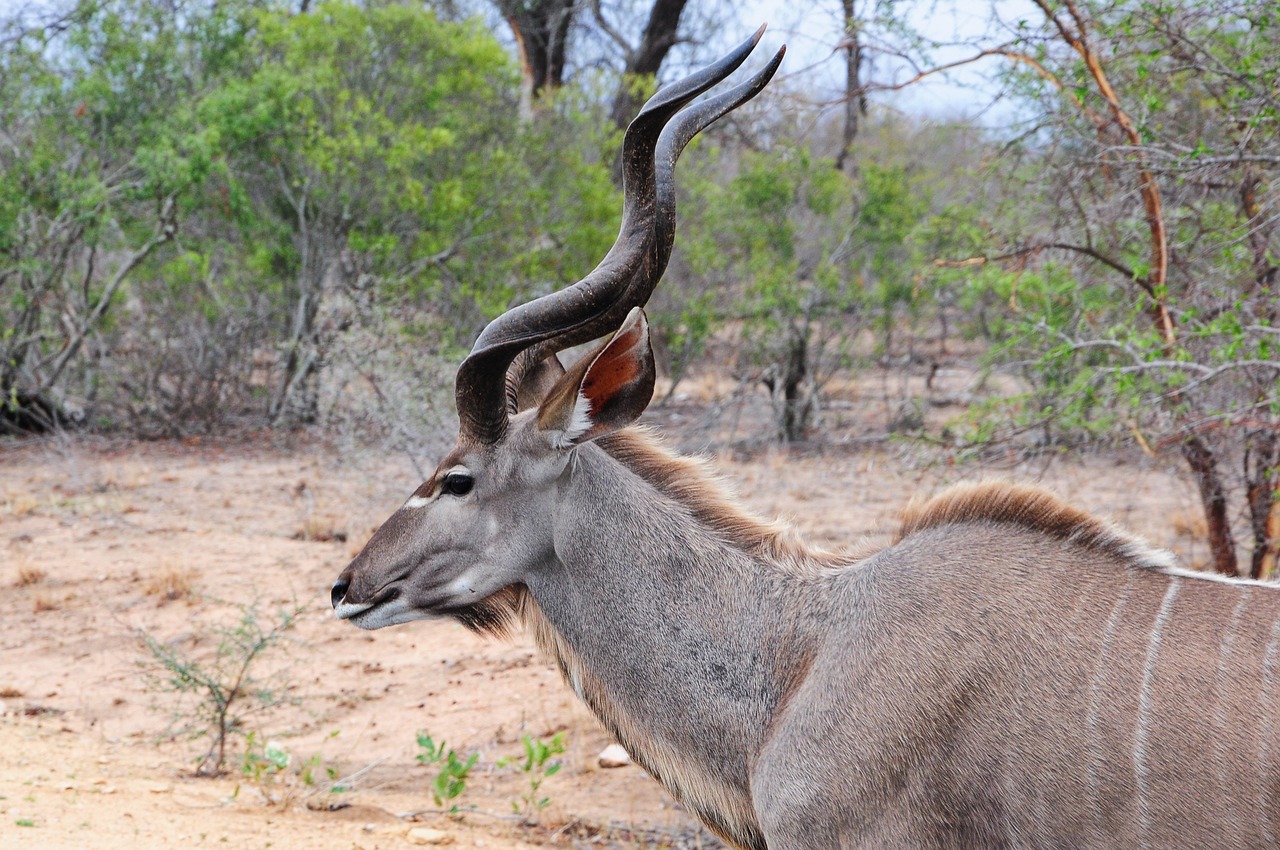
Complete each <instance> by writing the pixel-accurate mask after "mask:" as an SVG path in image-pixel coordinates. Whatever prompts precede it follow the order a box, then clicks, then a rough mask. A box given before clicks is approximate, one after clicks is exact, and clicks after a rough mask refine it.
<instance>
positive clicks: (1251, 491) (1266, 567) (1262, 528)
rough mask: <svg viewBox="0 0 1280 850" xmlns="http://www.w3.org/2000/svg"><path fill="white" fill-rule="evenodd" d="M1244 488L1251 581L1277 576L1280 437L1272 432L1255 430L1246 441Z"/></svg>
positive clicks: (1279, 530) (1279, 541)
mask: <svg viewBox="0 0 1280 850" xmlns="http://www.w3.org/2000/svg"><path fill="white" fill-rule="evenodd" d="M1244 484H1245V493H1246V498H1247V499H1248V502H1249V526H1250V529H1251V530H1252V532H1253V556H1252V557H1251V558H1250V561H1249V577H1250V578H1256V579H1269V578H1271V577H1272V576H1273V575H1275V571H1276V560H1277V556H1280V498H1277V490H1278V489H1280V437H1277V435H1276V432H1275V431H1272V430H1262V429H1259V430H1256V431H1253V432H1252V433H1250V434H1249V436H1248V438H1247V439H1246V440H1245V450H1244Z"/></svg>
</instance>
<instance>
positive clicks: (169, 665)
mask: <svg viewBox="0 0 1280 850" xmlns="http://www.w3.org/2000/svg"><path fill="white" fill-rule="evenodd" d="M301 612H302V609H301V608H294V609H292V610H282V611H280V612H279V614H278V615H277V618H276V620H275V621H274V622H273V623H272V624H271V625H270V626H264V625H263V624H262V623H261V622H260V621H259V616H258V613H257V610H256V608H255V607H253V606H247V607H245V608H242V609H241V615H240V621H239V622H238V623H237V624H236V625H235V626H234V627H230V628H227V627H221V628H216V629H215V631H216V632H217V633H218V634H219V637H220V639H219V642H218V646H217V649H216V650H215V651H214V657H213V658H212V659H210V660H208V661H198V660H196V659H195V658H193V657H191V656H190V655H187V654H186V653H184V652H183V651H181V650H180V649H178V648H176V647H174V646H171V645H169V644H167V643H162V642H161V641H160V640H158V639H157V638H156V637H155V636H154V635H152V634H150V633H149V632H146V631H141V630H140V631H139V632H138V639H139V641H140V642H141V643H142V646H143V648H144V649H145V650H146V652H147V653H148V655H149V656H150V657H149V658H148V659H147V661H144V665H145V666H146V667H147V669H148V672H149V673H150V674H151V687H152V688H153V689H155V690H159V691H163V692H168V693H173V694H176V695H177V696H178V697H179V698H180V699H186V700H188V701H192V702H193V703H194V704H193V705H191V706H190V707H188V708H187V709H186V710H185V711H179V712H177V713H175V716H176V717H181V718H182V719H183V720H184V721H185V727H186V729H187V731H188V732H189V733H190V734H191V735H192V737H206V736H207V737H208V738H209V742H210V743H209V749H208V751H207V752H206V753H205V754H204V756H203V757H202V758H201V759H200V761H199V763H198V764H197V765H196V769H195V773H196V775H197V776H219V775H221V774H223V773H224V772H225V771H226V764H227V744H228V742H229V740H230V738H231V737H232V736H233V735H247V733H246V732H245V729H244V721H245V718H246V716H247V715H249V714H251V713H254V712H258V711H263V710H266V709H270V708H272V707H274V706H277V705H280V704H281V703H282V702H283V700H284V697H283V694H284V692H285V690H286V687H285V686H284V684H283V683H277V684H276V687H271V686H270V683H268V682H265V681H263V680H261V679H260V678H259V677H258V675H257V672H258V671H257V662H258V661H259V660H260V659H261V658H262V656H263V654H264V653H266V651H267V650H268V649H270V648H271V647H273V646H274V645H276V644H277V643H279V642H280V641H281V640H282V639H283V637H284V635H285V633H286V632H287V631H289V630H290V629H291V628H293V626H294V625H295V624H296V622H297V618H298V615H299V614H301Z"/></svg>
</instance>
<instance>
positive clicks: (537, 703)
mask: <svg viewBox="0 0 1280 850" xmlns="http://www.w3.org/2000/svg"><path fill="white" fill-rule="evenodd" d="M672 410H673V412H671V413H669V414H667V415H668V417H669V418H671V419H672V420H673V421H674V420H679V419H680V416H681V414H680V413H679V408H678V406H677V407H674V408H672ZM658 418H659V419H661V416H659V417H658ZM659 424H662V423H661V421H660V422H659ZM271 439H272V438H263V439H261V440H258V441H255V440H244V441H239V442H236V443H219V442H203V443H201V442H190V443H185V444H183V443H148V444H105V443H100V442H93V441H88V440H66V439H60V440H41V441H35V442H28V443H22V444H14V443H6V444H0V588H2V589H3V593H4V599H5V604H4V606H3V608H2V609H0V610H2V611H3V613H2V614H0V623H2V624H3V626H2V627H0V703H2V704H3V708H2V709H0V848H18V847H22V848H101V850H116V848H131V850H137V848H152V847H155V848H160V847H165V848H168V847H206V846H207V847H220V846H230V847H237V848H241V847H242V848H257V847H261V848H268V847H270V848H286V850H287V848H302V847H327V848H364V850H373V848H399V847H409V846H413V845H412V844H411V840H410V837H409V836H408V835H407V834H406V833H407V831H408V830H410V829H411V828H418V827H430V828H434V829H437V830H440V831H442V832H444V833H445V839H446V840H448V841H450V842H452V843H454V844H457V845H460V846H475V847H490V848H516V847H527V846H544V845H562V846H584V847H585V846H615V847H628V848H634V847H698V846H702V847H714V846H718V845H717V844H716V843H715V841H714V840H713V839H712V838H711V837H710V836H709V835H707V834H706V833H704V832H702V831H701V830H700V828H699V827H698V826H697V825H696V823H695V822H694V820H693V819H692V818H690V817H689V816H688V815H687V814H686V813H685V812H683V811H682V810H681V809H680V807H679V806H677V805H676V804H675V803H673V802H672V801H671V800H670V799H669V798H668V797H667V796H666V795H665V794H664V793H663V792H662V791H661V790H660V789H659V788H658V786H657V785H656V784H655V783H654V782H652V781H651V780H650V779H648V778H647V777H646V776H645V775H644V774H643V773H642V772H641V771H640V770H639V769H637V768H635V767H624V768H620V769H610V770H604V769H601V768H599V767H597V766H596V758H595V757H596V754H597V753H599V751H600V750H601V749H603V748H604V747H605V746H606V745H607V744H609V743H610V741H609V738H608V736H607V735H606V734H605V733H604V732H603V731H601V729H600V728H599V727H598V726H597V725H596V723H595V721H594V720H593V719H592V718H591V716H590V715H589V714H588V713H587V711H586V710H585V709H584V708H582V707H581V706H580V705H579V704H578V703H577V701H576V698H574V697H573V695H572V693H571V692H570V690H569V689H568V688H567V687H566V686H565V685H564V684H563V683H562V682H561V681H560V680H559V677H558V675H557V674H556V673H555V672H554V671H553V670H552V669H551V668H550V667H549V666H548V665H547V664H545V663H544V662H543V661H542V660H540V659H539V658H538V657H537V656H536V655H535V653H534V651H533V649H532V647H531V645H530V643H529V641H528V640H527V639H518V640H515V641H512V642H507V643H504V642H495V641H489V640H482V639H479V638H476V637H474V636H473V635H471V634H470V633H468V632H466V631H465V630H463V629H462V628H461V627H459V626H457V625H454V624H452V623H450V622H419V623H412V624H408V625H405V626H400V627H396V628H393V629H388V630H383V631H379V632H374V633H363V632H359V631H357V630H355V629H353V628H351V627H349V626H347V625H345V624H342V623H338V622H335V621H334V620H333V617H332V614H331V613H330V611H329V606H328V588H329V585H330V584H331V582H332V581H333V579H334V578H335V577H336V576H337V574H338V572H339V571H340V570H341V569H342V567H343V566H344V565H345V564H346V562H347V561H348V560H349V559H350V558H351V556H352V555H353V554H354V553H355V552H356V551H358V548H359V545H360V543H362V542H363V541H364V540H365V539H367V537H368V535H369V534H370V533H371V532H372V530H373V529H374V528H375V527H376V525H377V524H378V523H379V522H380V521H381V520H382V519H383V518H385V516H386V515H387V514H388V513H389V512H390V511H391V510H393V509H394V508H395V507H397V506H398V505H399V504H400V503H401V502H402V501H403V499H404V498H405V496H406V495H407V494H408V493H409V492H410V491H411V490H412V489H413V488H414V487H416V486H417V484H418V483H419V482H418V480H417V478H416V475H415V474H414V473H413V472H412V469H411V466H410V464H408V463H407V462H405V461H404V460H403V459H402V458H396V457H388V456H385V455H378V454H374V453H365V452H356V453H353V452H351V451H343V452H336V451H334V450H332V449H326V448H321V447H315V446H304V447H299V446H292V447H290V446H280V445H273V444H272V443H271V441H270V440H271ZM738 454H741V453H738ZM719 464H720V467H721V469H722V470H723V471H724V473H725V475H726V476H727V477H728V478H729V479H730V480H731V481H733V482H734V483H736V485H737V487H738V489H739V490H740V492H741V493H743V494H744V498H745V499H746V501H747V502H749V503H750V504H751V505H752V506H753V507H754V508H756V509H757V510H758V511H759V512H760V513H761V514H765V515H777V514H782V515H789V516H791V517H792V518H793V520H794V521H795V522H796V524H797V525H799V526H800V527H801V528H802V529H803V530H804V531H805V532H807V534H808V535H809V536H810V537H811V538H812V539H814V540H815V541H818V542H822V543H825V544H833V545H841V544H849V543H853V542H855V541H857V540H858V539H859V538H861V537H863V536H871V537H875V536H876V535H881V534H884V533H886V532H887V530H888V529H891V528H892V525H893V520H894V517H895V516H896V514H897V511H898V509H899V508H900V507H901V506H902V505H903V504H904V502H905V501H906V500H907V499H908V498H909V497H911V496H912V495H928V494H930V493H933V492H936V491H937V490H939V489H940V488H942V487H943V486H945V485H946V484H948V483H951V482H954V481H957V480H962V479H972V478H977V477H981V476H982V475H984V474H991V473H992V470H991V469H985V470H984V469H980V468H975V467H957V466H952V465H949V464H948V463H946V462H945V461H944V460H940V459H939V458H938V457H936V456H926V455H922V454H920V453H918V451H917V450H913V449H911V448H910V447H900V446H896V445H894V444H884V445H880V446H874V447H870V448H861V449H857V450H842V451H839V452H837V451H827V452H823V453H815V452H812V451H810V452H801V453H788V452H784V451H780V450H771V451H765V452H763V453H756V454H754V455H752V456H750V457H747V458H746V459H741V458H739V459H733V458H732V457H729V456H726V457H722V458H720V459H719ZM995 472H996V473H998V474H1002V475H1007V476H1011V477H1014V478H1019V479H1022V480H1041V481H1044V482H1045V483H1047V484H1049V485H1051V486H1053V487H1054V488H1055V489H1057V490H1058V491H1059V492H1060V493H1061V494H1062V495H1064V496H1066V497H1068V498H1070V499H1072V500H1073V501H1076V502H1077V503H1079V504H1082V505H1087V506H1091V507H1092V508H1093V509H1095V510H1097V511H1100V512H1104V513H1108V514H1111V515H1112V516H1113V517H1115V518H1116V519H1118V520H1119V521H1120V522H1121V523H1123V524H1125V525H1127V526H1129V527H1130V528H1133V529H1134V530H1136V531H1138V532H1140V533H1143V534H1145V535H1147V536H1148V537H1149V538H1150V539H1152V540H1153V542H1155V543H1157V544H1160V545H1164V546H1168V547H1170V548H1173V549H1175V550H1177V551H1179V552H1180V553H1181V554H1182V555H1183V556H1184V558H1185V559H1187V560H1189V561H1192V562H1194V561H1196V560H1197V559H1199V558H1203V556H1204V544H1203V542H1201V541H1199V540H1197V539H1196V530H1195V526H1196V520H1195V517H1196V516H1197V508H1196V499H1195V494H1194V490H1193V489H1192V488H1191V487H1190V486H1189V485H1188V484H1187V483H1186V482H1185V481H1182V480H1180V479H1179V478H1177V477H1175V476H1173V475H1172V474H1170V473H1169V472H1168V471H1167V470H1165V469H1163V468H1162V467H1161V466H1160V465H1159V464H1157V463H1155V462H1151V461H1146V460H1144V459H1142V458H1141V456H1138V458H1137V459H1127V460H1126V459H1115V458H1105V459H1101V458H1097V459H1089V460H1085V461H1075V462H1072V463H1070V464H1067V463H1065V462H1059V463H1057V464H1055V465H1053V466H1051V467H1049V468H1048V469H1044V468H1041V467H1039V466H1019V465H1016V464H1010V465H1009V466H1007V468H1004V469H999V470H995ZM294 608H297V609H300V611H301V613H300V616H299V618H298V620H297V623H296V625H295V626H294V627H293V628H292V629H290V630H288V632H287V633H286V634H285V636H284V639H283V640H282V641H281V642H280V643H279V644H277V645H276V646H275V647H273V648H272V649H271V650H270V651H269V652H268V653H267V654H265V655H264V656H263V657H262V659H261V663H260V665H258V666H257V667H255V668H254V669H255V671H256V672H257V675H258V676H259V678H260V679H261V681H262V683H263V684H264V685H271V686H274V687H276V688H277V690H276V692H275V694H274V696H273V697H272V700H273V701H274V702H275V703H277V705H276V707H275V708H274V709H272V710H269V711H263V712H258V713H254V714H252V715H250V716H248V717H247V718H246V719H245V722H244V728H245V730H246V731H252V732H253V733H254V735H255V739H256V740H258V741H260V742H261V741H267V740H270V741H272V742H274V744H275V745H276V747H277V748H278V749H280V750H282V751H287V752H288V753H289V755H290V765H289V767H288V768H287V769H286V770H284V771H281V772H277V773H265V774H262V775H260V776H259V777H258V778H257V779H256V780H255V779H254V778H253V777H252V776H246V775H245V774H244V773H243V772H242V771H241V765H242V759H241V753H242V752H243V739H241V738H239V737H237V738H235V739H234V740H233V752H232V755H231V757H230V759H229V762H228V767H229V771H228V773H227V774H226V775H225V776H223V777H221V778H214V779H209V778H197V777H195V776H193V775H192V769H193V767H194V765H195V764H196V762H197V761H198V760H199V757H200V756H201V755H202V754H203V752H204V751H205V750H206V749H207V746H208V741H207V739H195V740H193V739H192V738H190V736H189V735H187V734H185V733H184V732H183V731H182V729H181V726H182V724H181V722H180V718H179V720H178V721H175V714H182V713H185V716H186V718H187V719H189V718H190V716H191V713H190V712H191V709H192V704H191V701H190V700H188V701H186V702H183V701H181V700H178V699H176V698H175V695H174V694H172V693H167V692H165V691H164V690H163V689H162V688H161V687H160V684H159V683H158V681H157V680H156V678H155V675H154V673H155V665H154V664H153V663H151V661H152V659H153V654H152V653H151V652H149V651H148V650H147V649H146V648H145V647H144V646H143V644H142V642H141V639H140V636H141V635H142V634H143V633H146V634H150V635H152V636H153V637H154V638H155V639H156V640H157V641H159V642H161V643H162V644H163V645H165V646H168V647H170V648H172V649H173V650H174V651H176V652H179V653H181V654H183V655H184V656H185V657H188V658H191V659H195V660H197V661H201V662H202V663H207V662H208V661H209V659H210V658H211V657H212V655H213V653H214V652H215V650H216V648H217V647H218V645H219V643H220V641H221V640H222V639H223V638H221V637H220V635H222V634H224V632H225V630H226V629H229V628H234V627H235V625H236V624H237V622H238V621H239V619H240V618H241V617H242V616H243V614H244V612H245V611H246V610H250V611H253V612H255V613H256V615H257V617H258V619H259V622H261V623H266V624H270V623H273V622H276V620H275V618H276V617H277V616H278V612H280V611H281V610H291V609H294ZM220 629H221V630H224V631H223V632H220V631H219V630H220ZM418 731H425V732H426V733H428V734H430V735H432V736H434V738H435V739H436V740H442V739H443V740H445V741H447V742H448V745H449V746H450V747H452V748H455V749H456V750H457V752H458V753H460V754H461V755H462V756H463V757H464V758H465V757H469V756H470V755H472V754H475V755H477V756H478V761H477V766H476V767H475V769H474V770H473V773H472V775H471V777H470V779H469V781H468V783H467V787H466V790H465V792H464V793H463V794H462V795H461V796H460V797H459V798H458V799H457V800H456V802H457V803H458V804H459V805H461V806H465V807H469V808H473V809H475V810H477V811H473V812H468V813H464V814H463V815H462V816H461V817H456V816H447V815H443V814H440V813H438V812H431V811H427V812H423V813H421V814H418V815H416V816H415V817H414V818H405V817H402V816H403V815H405V814H407V813H412V812H422V810H428V809H432V808H434V803H433V802H432V799H431V783H432V780H433V778H434V776H435V771H434V770H433V769H431V768H428V767H426V766H423V765H420V764H418V763H417V762H416V760H415V756H416V755H417V754H418V752H419V750H418V746H417V744H416V741H415V734H416V733H417V732H418ZM557 733H562V734H563V736H564V740H565V742H566V744H567V752H566V753H565V754H564V756H562V757H561V758H562V760H563V762H564V769H563V770H561V771H560V772H559V773H558V774H556V775H555V776H553V777H551V778H549V779H548V780H547V781H546V783H545V785H544V786H543V794H544V795H545V796H546V797H548V798H549V799H550V803H549V804H548V806H547V807H546V808H545V809H544V810H543V811H542V812H541V814H540V816H539V818H538V820H539V824H538V825H537V826H530V825H528V824H526V823H523V822H521V821H520V820H519V819H517V818H515V817H514V816H513V814H512V811H513V806H512V804H513V801H518V800H519V798H520V796H521V794H522V792H523V791H524V789H525V788H526V787H527V783H526V779H525V777H524V775H522V774H520V773H519V772H518V771H517V770H516V769H515V768H514V767H513V766H511V765H507V766H499V760H500V759H502V758H504V757H511V756H515V755H518V754H519V753H520V752H521V751H522V746H521V738H522V736H523V735H532V736H535V737H538V738H544V739H545V738H548V737H549V736H552V735H554V734H557ZM308 764H310V765H311V771H310V772H311V773H312V775H313V777H318V778H317V779H316V781H315V783H314V784H313V785H308V784H306V783H305V782H304V781H303V780H302V777H301V773H302V772H303V769H304V768H305V767H306V766H307V765H308ZM329 771H332V772H333V774H334V775H335V776H337V777H339V778H345V783H344V784H345V785H346V786H347V790H345V791H344V792H342V793H330V791H329V789H328V787H327V786H328V782H327V780H326V777H327V776H328V774H329Z"/></svg>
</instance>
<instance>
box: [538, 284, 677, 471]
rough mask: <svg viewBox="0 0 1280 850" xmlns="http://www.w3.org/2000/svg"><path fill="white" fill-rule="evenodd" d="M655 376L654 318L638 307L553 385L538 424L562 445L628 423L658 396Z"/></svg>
mask: <svg viewBox="0 0 1280 850" xmlns="http://www.w3.org/2000/svg"><path fill="white" fill-rule="evenodd" d="M653 378H654V367H653V349H652V348H651V347H650V346H649V322H648V320H647V319H645V315H644V311H643V310H641V309H640V308H639V307H634V308H632V310H631V312H630V313H629V314H628V315H627V318H626V321H624V322H623V323H622V327H620V328H618V330H617V332H616V333H614V335H613V336H612V337H611V338H610V339H609V340H608V341H607V342H604V343H603V344H601V345H600V347H599V348H597V349H596V350H595V351H593V352H591V353H590V354H588V355H587V356H586V357H583V358H582V359H581V360H580V361H578V362H577V363H576V364H574V366H573V368H572V369H570V370H569V371H568V372H566V373H565V374H564V376H563V377H562V378H561V379H560V380H559V381H557V382H556V385H555V386H554V387H552V388H551V392H549V393H548V394H547V397H546V398H545V399H544V400H543V402H542V405H541V406H540V407H539V408H538V427H539V428H540V429H542V430H543V431H545V432H547V433H548V434H549V435H551V439H552V444H553V445H554V446H555V447H556V448H560V449H568V448H573V447H574V446H576V445H579V444H581V443H585V442H587V441H588V440H594V439H595V438H596V437H601V436H603V435H605V434H609V433H612V432H614V431H617V430H618V429H619V428H625V427H626V426H628V425H630V424H631V423H632V422H634V421H636V419H637V418H639V416H640V414H641V413H643V412H644V409H645V408H646V407H647V406H648V405H649V400H650V399H652V398H653Z"/></svg>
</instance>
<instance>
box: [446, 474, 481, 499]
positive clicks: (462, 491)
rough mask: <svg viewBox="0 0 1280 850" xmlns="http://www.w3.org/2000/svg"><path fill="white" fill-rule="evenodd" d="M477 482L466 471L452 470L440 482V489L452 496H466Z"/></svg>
mask: <svg viewBox="0 0 1280 850" xmlns="http://www.w3.org/2000/svg"><path fill="white" fill-rule="evenodd" d="M475 483H476V480H475V479H474V478H472V477H471V476H470V475H467V474H466V473H464V472H450V473H449V474H448V475H446V476H445V477H444V481H441V482H440V490H441V491H442V492H444V493H447V494H448V495H450V496H465V495H467V494H468V493H470V492H471V488H472V487H473V486H474V485H475Z"/></svg>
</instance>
